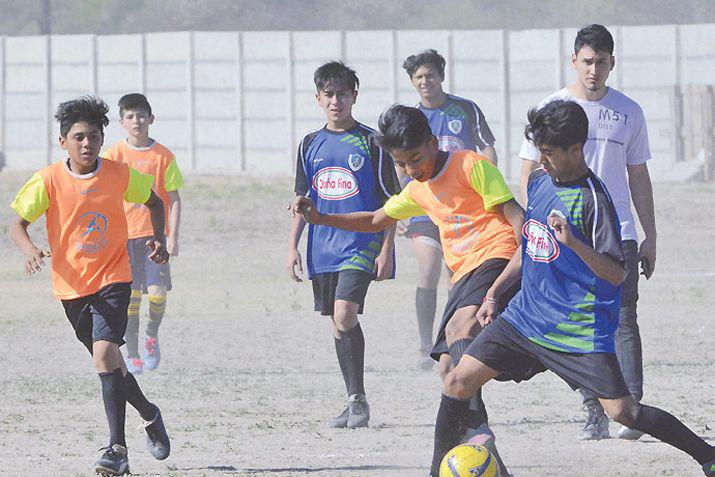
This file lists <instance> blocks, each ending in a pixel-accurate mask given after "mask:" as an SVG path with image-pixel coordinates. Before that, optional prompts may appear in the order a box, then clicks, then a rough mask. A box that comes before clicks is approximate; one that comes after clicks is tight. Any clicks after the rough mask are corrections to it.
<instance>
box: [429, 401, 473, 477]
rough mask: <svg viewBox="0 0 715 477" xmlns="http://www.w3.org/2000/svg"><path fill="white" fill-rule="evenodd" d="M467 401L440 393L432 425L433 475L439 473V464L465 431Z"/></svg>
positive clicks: (435, 475)
mask: <svg viewBox="0 0 715 477" xmlns="http://www.w3.org/2000/svg"><path fill="white" fill-rule="evenodd" d="M468 410H469V401H460V400H459V399H454V398H451V397H449V396H446V395H444V394H442V401H441V402H440V403H439V411H437V422H436V423H435V426H434V453H433V454H432V470H431V474H432V476H433V477H437V476H438V475H439V464H440V463H441V462H442V458H443V457H444V455H445V454H446V453H447V452H449V451H450V450H451V449H452V447H454V446H456V445H458V444H459V443H460V441H461V440H462V437H464V432H465V431H466V427H467V426H466V422H465V420H466V416H467V411H468Z"/></svg>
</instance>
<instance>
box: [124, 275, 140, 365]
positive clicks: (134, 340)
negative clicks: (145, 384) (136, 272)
mask: <svg viewBox="0 0 715 477" xmlns="http://www.w3.org/2000/svg"><path fill="white" fill-rule="evenodd" d="M141 302H142V292H141V290H134V289H132V294H131V297H130V298H129V307H128V308H127V329H126V331H125V332H124V341H126V343H127V360H128V361H129V360H132V359H140V358H141V357H140V356H139V312H140V308H141ZM129 364H133V363H129ZM132 372H134V371H132ZM138 372H139V373H141V367H140V368H139V369H138Z"/></svg>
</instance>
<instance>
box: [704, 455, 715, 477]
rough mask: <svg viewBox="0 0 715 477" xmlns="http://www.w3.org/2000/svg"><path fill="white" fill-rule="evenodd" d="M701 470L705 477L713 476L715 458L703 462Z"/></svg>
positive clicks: (714, 476)
mask: <svg viewBox="0 0 715 477" xmlns="http://www.w3.org/2000/svg"><path fill="white" fill-rule="evenodd" d="M703 472H705V477H715V459H713V460H711V461H710V462H708V463H706V464H703Z"/></svg>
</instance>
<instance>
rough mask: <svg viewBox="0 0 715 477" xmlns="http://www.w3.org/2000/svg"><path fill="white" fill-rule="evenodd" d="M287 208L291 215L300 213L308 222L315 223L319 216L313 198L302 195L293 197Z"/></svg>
mask: <svg viewBox="0 0 715 477" xmlns="http://www.w3.org/2000/svg"><path fill="white" fill-rule="evenodd" d="M288 210H290V214H291V217H295V214H300V215H302V216H303V219H304V220H305V221H306V222H308V223H309V224H315V223H317V222H318V217H319V216H320V214H319V213H318V210H317V209H316V208H315V203H313V200H312V199H310V198H308V197H303V196H302V195H299V196H297V197H296V198H295V200H294V201H293V203H291V205H289V206H288Z"/></svg>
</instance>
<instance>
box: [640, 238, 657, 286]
mask: <svg viewBox="0 0 715 477" xmlns="http://www.w3.org/2000/svg"><path fill="white" fill-rule="evenodd" d="M638 254H639V255H640V262H641V275H643V276H644V277H645V278H646V279H649V278H650V277H651V276H653V271H655V257H656V253H655V240H652V239H650V238H649V237H646V238H645V240H643V242H641V246H640V249H639V250H638Z"/></svg>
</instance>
